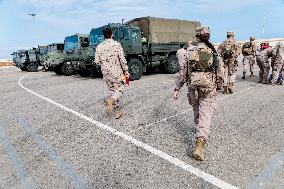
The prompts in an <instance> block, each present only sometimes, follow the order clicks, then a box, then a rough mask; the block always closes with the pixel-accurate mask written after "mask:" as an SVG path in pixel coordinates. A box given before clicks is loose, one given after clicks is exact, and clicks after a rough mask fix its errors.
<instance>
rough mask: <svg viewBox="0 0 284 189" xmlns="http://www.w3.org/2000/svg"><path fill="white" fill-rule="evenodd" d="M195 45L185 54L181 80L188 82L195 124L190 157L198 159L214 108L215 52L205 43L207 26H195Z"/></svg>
mask: <svg viewBox="0 0 284 189" xmlns="http://www.w3.org/2000/svg"><path fill="white" fill-rule="evenodd" d="M196 37H197V41H198V45H197V47H194V48H193V49H191V50H190V51H189V52H190V55H188V56H187V59H186V64H185V67H184V74H182V78H181V82H182V83H187V85H188V101H189V104H191V105H192V107H193V111H194V121H195V124H196V127H197V133H196V138H197V139H196V146H195V150H194V153H193V156H194V158H195V159H196V160H198V161H203V160H204V146H205V143H206V141H207V140H208V137H209V133H210V124H211V119H212V116H213V112H214V110H215V109H216V107H217V98H216V97H217V75H219V74H218V73H217V74H216V71H217V70H219V69H218V62H219V60H218V54H217V51H216V49H215V48H214V45H212V43H210V42H209V38H210V30H209V28H208V27H199V28H197V29H196Z"/></svg>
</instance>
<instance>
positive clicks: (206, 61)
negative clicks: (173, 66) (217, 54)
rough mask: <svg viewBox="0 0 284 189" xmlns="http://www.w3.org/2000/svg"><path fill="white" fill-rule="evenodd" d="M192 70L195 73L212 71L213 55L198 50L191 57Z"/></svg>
mask: <svg viewBox="0 0 284 189" xmlns="http://www.w3.org/2000/svg"><path fill="white" fill-rule="evenodd" d="M190 63H191V64H192V70H193V71H196V72H208V71H211V70H212V65H213V53H210V52H207V51H204V50H203V49H199V50H198V51H195V53H194V54H192V56H191V60H190Z"/></svg>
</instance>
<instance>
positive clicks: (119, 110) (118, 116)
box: [115, 108, 124, 119]
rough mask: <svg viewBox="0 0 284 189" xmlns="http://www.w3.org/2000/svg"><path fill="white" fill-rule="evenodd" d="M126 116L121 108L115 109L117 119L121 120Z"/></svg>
mask: <svg viewBox="0 0 284 189" xmlns="http://www.w3.org/2000/svg"><path fill="white" fill-rule="evenodd" d="M123 115H124V113H123V111H122V110H121V108H116V109H115V118H116V119H119V118H121V117H122V116H123Z"/></svg>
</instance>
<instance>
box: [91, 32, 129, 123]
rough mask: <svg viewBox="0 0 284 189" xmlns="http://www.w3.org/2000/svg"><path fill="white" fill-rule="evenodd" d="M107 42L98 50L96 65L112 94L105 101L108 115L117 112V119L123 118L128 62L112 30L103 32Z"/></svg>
mask: <svg viewBox="0 0 284 189" xmlns="http://www.w3.org/2000/svg"><path fill="white" fill-rule="evenodd" d="M103 35H104V38H105V40H104V41H103V42H102V43H101V44H99V45H98V46H97V48H96V55H95V63H96V64H98V65H100V67H101V71H102V74H103V79H104V80H105V81H106V85H107V87H108V89H109V90H110V91H111V92H112V95H111V97H110V98H109V99H107V100H105V106H106V113H107V115H109V116H111V114H112V111H113V109H114V110H115V115H116V119H119V118H121V117H122V116H123V112H122V110H121V108H120V105H119V100H120V98H121V97H122V94H123V88H124V85H125V77H127V78H129V73H128V66H127V61H126V59H125V56H124V52H123V48H122V46H121V44H120V43H119V42H117V41H114V40H113V39H112V38H113V33H112V30H111V29H109V28H105V29H104V30H103Z"/></svg>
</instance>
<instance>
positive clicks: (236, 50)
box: [218, 37, 241, 62]
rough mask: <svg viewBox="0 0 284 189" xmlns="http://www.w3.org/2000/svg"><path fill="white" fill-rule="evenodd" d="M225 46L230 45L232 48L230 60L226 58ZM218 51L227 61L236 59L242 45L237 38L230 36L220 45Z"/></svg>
mask: <svg viewBox="0 0 284 189" xmlns="http://www.w3.org/2000/svg"><path fill="white" fill-rule="evenodd" d="M225 46H230V47H231V49H232V53H233V54H232V58H231V59H230V60H226V59H224V51H225ZM218 53H219V54H220V55H221V57H222V59H223V60H224V61H225V62H226V61H234V60H236V59H237V58H238V56H239V55H240V54H241V47H240V45H239V44H238V43H237V42H236V40H235V39H234V38H233V37H230V38H228V39H227V40H225V41H223V42H222V43H221V44H220V45H219V46H218Z"/></svg>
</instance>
